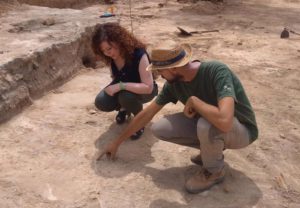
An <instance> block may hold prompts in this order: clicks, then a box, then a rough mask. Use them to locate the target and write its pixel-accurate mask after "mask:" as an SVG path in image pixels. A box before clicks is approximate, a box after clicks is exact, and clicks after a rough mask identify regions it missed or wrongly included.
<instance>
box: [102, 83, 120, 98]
mask: <svg viewBox="0 0 300 208" xmlns="http://www.w3.org/2000/svg"><path fill="white" fill-rule="evenodd" d="M104 91H105V92H106V93H107V94H108V95H110V96H114V94H116V93H117V92H119V91H120V86H119V84H113V85H109V86H107V87H106V88H105V89H104Z"/></svg>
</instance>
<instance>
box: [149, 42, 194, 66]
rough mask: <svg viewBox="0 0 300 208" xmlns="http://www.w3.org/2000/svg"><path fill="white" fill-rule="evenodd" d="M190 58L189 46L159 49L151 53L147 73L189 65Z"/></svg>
mask: <svg viewBox="0 0 300 208" xmlns="http://www.w3.org/2000/svg"><path fill="white" fill-rule="evenodd" d="M191 58H192V48H191V46H190V45H189V44H181V45H175V46H171V47H170V46H168V48H164V47H159V48H157V49H153V50H152V52H151V57H150V59H151V64H150V65H149V66H148V67H147V69H146V70H147V71H156V70H162V69H170V68H177V67H182V66H184V65H186V64H187V63H189V61H190V60H191Z"/></svg>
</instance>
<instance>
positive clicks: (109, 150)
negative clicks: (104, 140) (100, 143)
mask: <svg viewBox="0 0 300 208" xmlns="http://www.w3.org/2000/svg"><path fill="white" fill-rule="evenodd" d="M118 148H119V145H118V144H117V143H115V142H113V143H111V144H110V145H108V146H107V147H106V148H105V149H104V150H103V151H102V152H101V153H100V155H99V156H98V157H97V161H98V160H101V158H102V157H103V155H105V154H106V157H107V159H109V160H115V159H116V154H117V151H118Z"/></svg>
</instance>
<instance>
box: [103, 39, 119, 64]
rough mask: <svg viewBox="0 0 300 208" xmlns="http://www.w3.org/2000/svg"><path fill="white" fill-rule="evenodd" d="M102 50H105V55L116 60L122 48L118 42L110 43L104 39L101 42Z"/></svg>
mask: <svg viewBox="0 0 300 208" xmlns="http://www.w3.org/2000/svg"><path fill="white" fill-rule="evenodd" d="M100 50H101V51H102V52H103V54H104V55H105V56H108V57H110V58H112V59H113V60H116V59H118V58H119V57H120V50H119V47H118V46H117V44H116V43H114V42H112V43H108V42H107V41H103V42H102V43H100Z"/></svg>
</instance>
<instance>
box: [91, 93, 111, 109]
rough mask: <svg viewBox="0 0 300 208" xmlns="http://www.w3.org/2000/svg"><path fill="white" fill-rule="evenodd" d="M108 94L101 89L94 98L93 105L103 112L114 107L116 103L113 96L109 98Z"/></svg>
mask: <svg viewBox="0 0 300 208" xmlns="http://www.w3.org/2000/svg"><path fill="white" fill-rule="evenodd" d="M109 97H110V96H109V95H106V94H105V92H104V91H101V92H100V93H99V94H98V95H97V96H96V98H95V106H96V107H97V108H98V109H99V110H101V111H105V112H110V111H113V110H115V109H116V104H115V102H114V100H113V98H112V97H111V98H109Z"/></svg>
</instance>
